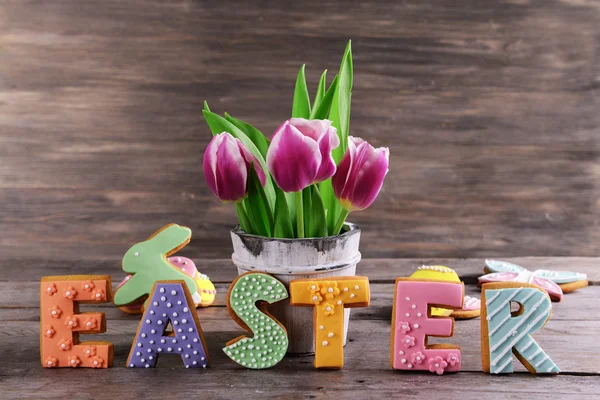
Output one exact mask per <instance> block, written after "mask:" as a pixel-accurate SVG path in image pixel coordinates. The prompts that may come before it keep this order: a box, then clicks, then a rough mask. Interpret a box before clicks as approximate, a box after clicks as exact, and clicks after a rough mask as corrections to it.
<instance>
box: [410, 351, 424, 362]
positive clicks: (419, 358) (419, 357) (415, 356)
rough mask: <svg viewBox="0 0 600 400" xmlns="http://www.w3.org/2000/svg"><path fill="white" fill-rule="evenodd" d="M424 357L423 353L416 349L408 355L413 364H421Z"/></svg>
mask: <svg viewBox="0 0 600 400" xmlns="http://www.w3.org/2000/svg"><path fill="white" fill-rule="evenodd" d="M425 358H426V357H425V354H423V353H421V352H420V351H417V352H416V353H413V354H412V355H411V356H410V359H411V361H412V363H413V364H421V363H422V362H423V361H425Z"/></svg>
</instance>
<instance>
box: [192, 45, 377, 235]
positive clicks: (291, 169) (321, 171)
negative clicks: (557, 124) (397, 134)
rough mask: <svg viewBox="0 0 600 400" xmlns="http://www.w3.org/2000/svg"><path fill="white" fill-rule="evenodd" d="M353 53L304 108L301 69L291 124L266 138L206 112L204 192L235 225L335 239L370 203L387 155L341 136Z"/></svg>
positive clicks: (305, 96) (348, 50)
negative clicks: (229, 206)
mask: <svg viewBox="0 0 600 400" xmlns="http://www.w3.org/2000/svg"><path fill="white" fill-rule="evenodd" d="M352 80H353V71H352V51H351V47H350V42H348V46H347V47H346V51H345V53H344V57H343V59H342V64H341V66H340V70H339V73H338V75H337V76H336V77H335V78H334V80H333V82H331V84H330V85H329V86H328V87H327V70H325V71H324V72H323V74H322V75H321V79H320V81H319V85H318V88H317V93H316V95H315V97H314V100H313V103H312V105H311V102H310V98H309V94H308V89H307V85H306V78H305V74H304V66H302V68H300V72H299V73H298V78H297V80H296V88H295V92H294V101H293V107H292V118H291V119H289V120H287V121H285V122H284V123H283V124H281V126H279V128H277V130H276V131H275V133H274V134H273V136H272V137H271V140H270V141H269V139H267V138H266V137H265V136H264V135H263V134H262V133H261V132H260V131H258V130H257V129H256V128H255V127H253V126H252V125H250V124H248V123H246V122H244V121H241V120H239V119H236V118H233V117H232V116H230V115H229V114H227V113H226V114H225V117H222V116H220V115H218V114H215V113H213V112H211V111H210V109H209V107H208V104H207V103H206V102H205V103H204V110H203V114H204V118H205V119H206V122H207V123H208V125H209V127H210V129H211V131H212V133H213V135H214V137H213V139H212V140H211V142H210V143H209V145H208V147H207V148H206V151H205V153H204V162H203V166H204V175H205V177H206V182H207V183H208V186H209V188H210V190H211V191H212V192H213V193H214V194H215V195H216V196H217V197H218V198H219V199H221V200H222V201H225V202H233V203H234V204H235V207H236V211H237V215H238V219H239V223H240V227H241V228H242V229H243V230H244V231H245V232H246V233H250V234H255V235H260V236H266V237H275V238H305V237H324V236H329V235H338V234H339V233H340V232H341V231H342V228H343V226H344V222H345V220H346V217H347V216H348V214H349V213H350V212H351V211H359V210H364V209H365V208H367V207H369V206H370V205H371V204H372V203H373V202H374V201H375V198H376V197H377V195H378V194H379V191H380V190H381V186H382V184H383V179H384V178H385V175H386V174H387V172H388V165H389V149H388V148H384V147H380V148H377V149H376V148H374V147H373V146H371V145H370V144H369V143H367V142H366V141H365V140H362V139H360V138H357V137H352V136H348V130H349V125H350V98H351V93H352Z"/></svg>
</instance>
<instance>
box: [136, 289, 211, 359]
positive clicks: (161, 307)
mask: <svg viewBox="0 0 600 400" xmlns="http://www.w3.org/2000/svg"><path fill="white" fill-rule="evenodd" d="M149 299H150V300H149V302H148V307H147V308H146V310H145V311H144V315H143V317H142V319H141V321H140V324H139V326H138V330H137V335H136V339H135V341H134V342H133V346H131V351H130V352H129V358H128V359H127V366H128V367H130V368H135V367H138V368H151V367H154V366H155V365H156V359H157V358H158V355H159V354H180V355H181V358H182V359H183V363H184V364H185V367H186V368H206V367H207V366H208V355H207V352H206V344H205V343H204V335H203V334H202V328H201V327H200V321H198V315H197V314H196V308H195V307H194V305H193V304H194V302H193V301H192V296H190V293H189V291H188V290H187V287H186V284H185V282H184V281H161V282H156V284H155V285H154V288H153V289H152V292H151V294H150V298H149ZM169 322H171V324H172V327H173V331H172V332H169V333H167V334H165V330H166V328H167V325H169Z"/></svg>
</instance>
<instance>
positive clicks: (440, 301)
mask: <svg viewBox="0 0 600 400" xmlns="http://www.w3.org/2000/svg"><path fill="white" fill-rule="evenodd" d="M462 303H463V284H462V283H454V282H441V281H432V280H418V281H417V280H414V279H409V278H398V279H396V290H395V293H394V308H393V311H392V335H391V346H390V353H391V354H390V355H391V364H392V368H394V369H400V370H419V371H431V372H433V373H436V374H438V375H441V374H443V373H444V372H457V371H459V370H460V361H461V357H460V355H461V354H460V348H459V347H456V346H451V345H447V344H433V345H428V344H427V337H428V336H438V337H451V336H452V335H453V333H454V319H452V318H449V317H433V316H431V307H440V308H446V309H449V308H451V309H460V308H461V307H462Z"/></svg>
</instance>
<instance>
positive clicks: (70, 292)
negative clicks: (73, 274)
mask: <svg viewBox="0 0 600 400" xmlns="http://www.w3.org/2000/svg"><path fill="white" fill-rule="evenodd" d="M75 296H77V290H75V289H74V288H73V286H69V287H68V288H67V289H66V290H65V298H67V299H71V300H73V299H74V298H75Z"/></svg>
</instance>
